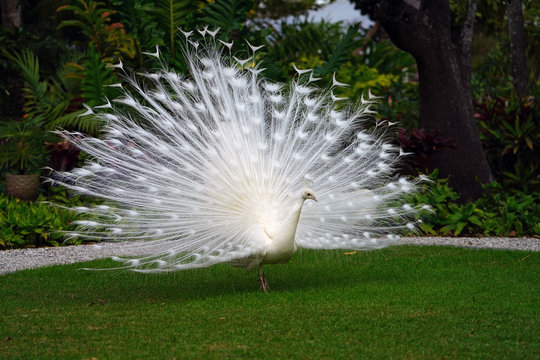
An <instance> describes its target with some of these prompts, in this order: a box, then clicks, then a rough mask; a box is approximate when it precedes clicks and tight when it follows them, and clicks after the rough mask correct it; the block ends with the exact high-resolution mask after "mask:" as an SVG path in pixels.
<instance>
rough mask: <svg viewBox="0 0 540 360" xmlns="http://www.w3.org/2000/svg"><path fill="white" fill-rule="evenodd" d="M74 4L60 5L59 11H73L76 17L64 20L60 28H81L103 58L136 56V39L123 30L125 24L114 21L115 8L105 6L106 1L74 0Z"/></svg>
mask: <svg viewBox="0 0 540 360" xmlns="http://www.w3.org/2000/svg"><path fill="white" fill-rule="evenodd" d="M72 1H73V5H63V6H60V7H59V8H58V9H57V11H58V12H61V11H71V12H72V13H73V14H74V15H75V17H76V19H69V20H64V21H62V22H61V23H60V25H58V29H62V28H65V27H71V26H72V27H76V28H79V29H80V31H81V32H82V34H83V35H85V36H86V37H87V38H88V39H89V40H90V43H92V44H93V45H94V47H95V48H96V49H97V51H98V53H99V54H100V55H101V57H102V58H108V59H110V60H111V61H112V58H113V57H118V56H120V57H128V58H133V57H134V56H135V47H134V41H133V38H132V37H131V36H129V35H128V34H126V33H125V32H124V31H123V27H124V25H122V24H121V23H119V22H112V18H111V16H112V15H113V14H114V13H115V11H114V10H111V9H108V8H105V7H104V5H105V4H104V3H103V2H100V1H94V0H87V1H86V0H72Z"/></svg>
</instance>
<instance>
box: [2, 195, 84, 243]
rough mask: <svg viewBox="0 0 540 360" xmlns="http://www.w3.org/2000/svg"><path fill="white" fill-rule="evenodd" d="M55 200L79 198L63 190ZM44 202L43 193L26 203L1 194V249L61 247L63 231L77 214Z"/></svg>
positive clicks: (60, 201) (72, 201) (70, 200)
mask: <svg viewBox="0 0 540 360" xmlns="http://www.w3.org/2000/svg"><path fill="white" fill-rule="evenodd" d="M53 199H54V201H55V202H58V203H74V202H76V201H79V200H78V199H77V198H68V197H66V196H65V194H62V193H58V194H56V195H54V196H53ZM45 201H46V198H45V197H44V196H43V195H40V196H39V198H38V200H37V201H36V202H26V201H22V200H19V199H15V198H12V197H10V196H6V195H4V194H0V249H12V248H21V247H36V246H59V245H60V244H61V243H63V242H64V239H63V234H62V231H64V230H68V228H69V224H70V223H71V222H72V221H74V220H76V219H77V218H78V215H77V214H75V213H72V212H70V211H68V210H65V209H63V208H60V207H55V206H52V205H50V204H49V203H47V202H45ZM77 242H78V241H77V240H70V243H77Z"/></svg>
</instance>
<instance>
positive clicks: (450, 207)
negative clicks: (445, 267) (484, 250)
mask: <svg viewBox="0 0 540 360" xmlns="http://www.w3.org/2000/svg"><path fill="white" fill-rule="evenodd" d="M430 178H431V179H432V180H433V182H432V183H427V184H425V185H424V186H423V188H422V189H421V191H420V192H419V193H417V194H416V195H415V196H414V200H413V202H414V203H416V204H430V205H431V206H432V207H433V210H434V214H433V215H432V216H431V217H430V218H429V219H427V220H426V221H425V222H423V223H422V224H421V226H420V229H421V230H422V232H423V233H424V234H426V235H449V236H458V235H473V236H487V235H496V236H525V235H540V200H539V199H540V194H539V193H534V192H533V193H530V194H529V193H524V192H503V191H502V188H501V186H500V185H499V184H498V183H491V184H489V185H487V186H486V188H485V190H487V192H486V195H484V196H482V197H481V198H480V199H478V200H476V201H474V202H471V203H467V204H460V203H459V202H458V201H459V195H458V193H457V192H456V191H455V190H454V189H452V188H451V187H450V186H449V185H448V179H437V171H435V172H433V173H432V174H431V175H430Z"/></svg>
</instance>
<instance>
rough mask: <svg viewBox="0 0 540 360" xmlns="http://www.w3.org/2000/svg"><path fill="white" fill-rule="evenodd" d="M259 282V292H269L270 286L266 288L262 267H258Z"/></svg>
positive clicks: (266, 283)
mask: <svg viewBox="0 0 540 360" xmlns="http://www.w3.org/2000/svg"><path fill="white" fill-rule="evenodd" d="M258 272H259V281H260V282H261V290H262V291H264V292H267V291H268V290H270V286H268V282H267V281H266V275H264V271H263V269H262V266H259V270H258Z"/></svg>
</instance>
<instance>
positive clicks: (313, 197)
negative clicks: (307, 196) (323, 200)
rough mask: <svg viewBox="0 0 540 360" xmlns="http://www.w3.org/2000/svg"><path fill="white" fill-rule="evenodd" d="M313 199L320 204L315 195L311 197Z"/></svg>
mask: <svg viewBox="0 0 540 360" xmlns="http://www.w3.org/2000/svg"><path fill="white" fill-rule="evenodd" d="M311 199H313V200H315V201H316V202H319V200H317V198H316V197H315V195H313V196H312V197H311Z"/></svg>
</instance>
